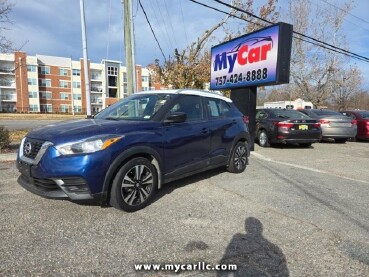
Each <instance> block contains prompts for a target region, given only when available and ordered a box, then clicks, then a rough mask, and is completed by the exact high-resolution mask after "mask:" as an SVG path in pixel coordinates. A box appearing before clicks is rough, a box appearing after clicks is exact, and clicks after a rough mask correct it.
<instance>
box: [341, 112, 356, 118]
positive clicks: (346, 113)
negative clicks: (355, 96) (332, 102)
mask: <svg viewBox="0 0 369 277" xmlns="http://www.w3.org/2000/svg"><path fill="white" fill-rule="evenodd" d="M342 114H343V115H345V116H347V117H349V118H352V119H356V116H355V115H354V114H352V113H348V112H342Z"/></svg>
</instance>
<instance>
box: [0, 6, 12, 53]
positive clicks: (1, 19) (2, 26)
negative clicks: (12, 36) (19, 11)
mask: <svg viewBox="0 0 369 277" xmlns="http://www.w3.org/2000/svg"><path fill="white" fill-rule="evenodd" d="M13 7H14V4H12V3H10V2H9V1H8V0H0V52H1V53H6V52H9V51H10V50H12V42H11V41H10V40H8V39H7V38H6V37H5V36H4V35H3V31H4V30H8V26H9V25H10V24H11V23H12V22H11V20H10V18H9V13H10V12H11V10H12V8H13Z"/></svg>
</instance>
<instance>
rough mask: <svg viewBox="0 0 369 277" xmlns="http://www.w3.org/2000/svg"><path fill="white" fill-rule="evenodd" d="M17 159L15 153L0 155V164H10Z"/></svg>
mask: <svg viewBox="0 0 369 277" xmlns="http://www.w3.org/2000/svg"><path fill="white" fill-rule="evenodd" d="M16 159H17V153H5V154H0V162H11V161H15V160H16Z"/></svg>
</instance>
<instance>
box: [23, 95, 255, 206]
mask: <svg viewBox="0 0 369 277" xmlns="http://www.w3.org/2000/svg"><path fill="white" fill-rule="evenodd" d="M248 145H249V132H248V127H247V124H246V120H245V117H244V116H243V115H242V114H241V113H240V111H239V110H238V109H237V108H236V107H235V105H234V104H233V103H232V101H231V100H230V99H229V98H226V97H223V96H221V95H218V94H216V93H209V92H205V91H199V90H186V89H183V90H163V91H152V92H140V93H136V94H134V95H132V96H130V97H127V98H124V99H123V100H121V101H119V102H117V103H115V104H114V105H111V106H110V107H108V108H106V109H105V110H103V111H101V112H100V113H98V114H97V115H95V116H94V118H93V119H81V120H73V121H65V122H61V123H59V124H55V125H49V126H46V127H43V128H40V129H37V130H34V131H31V132H30V133H28V134H27V136H26V137H25V138H24V139H23V140H22V142H21V145H20V149H19V152H18V158H17V168H18V170H19V171H20V173H21V175H20V176H19V178H18V183H19V184H20V185H21V186H23V187H24V188H25V189H27V190H28V191H30V192H32V193H35V194H37V195H40V196H43V197H46V198H56V199H71V200H86V199H95V200H97V201H99V202H100V204H101V205H109V204H110V205H111V206H113V207H116V208H118V209H122V210H125V211H128V212H133V211H136V210H139V209H142V208H143V207H145V206H146V205H147V204H148V203H149V202H150V200H151V199H152V198H153V196H154V194H155V192H156V191H157V189H160V188H161V187H162V185H163V184H164V183H168V182H171V181H173V180H176V179H179V178H183V177H186V176H189V175H192V174H195V173H198V172H201V171H204V170H208V169H211V168H216V167H221V166H226V167H227V168H228V171H230V172H234V173H240V172H243V171H244V170H245V168H246V166H247V164H248V157H249V146H248Z"/></svg>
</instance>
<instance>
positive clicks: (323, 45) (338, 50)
mask: <svg viewBox="0 0 369 277" xmlns="http://www.w3.org/2000/svg"><path fill="white" fill-rule="evenodd" d="M189 1H191V2H194V3H196V4H199V5H202V6H204V7H207V8H210V9H213V10H216V11H219V12H222V13H225V14H228V15H230V16H232V17H235V18H238V19H241V20H244V21H247V22H249V23H253V24H257V25H259V26H263V25H261V24H259V23H256V22H253V21H251V20H247V19H245V18H242V17H239V16H235V15H233V14H230V13H228V12H224V11H221V10H219V9H216V8H214V7H211V6H208V5H205V4H203V3H201V2H198V1H195V0H189ZM214 1H215V2H218V3H219V4H222V5H224V6H227V7H229V8H232V9H234V10H237V11H239V12H243V13H246V14H247V15H249V16H251V17H254V18H257V19H259V20H261V21H263V22H265V23H268V24H274V23H273V22H271V21H269V20H266V19H264V18H261V17H259V16H257V15H254V14H252V13H250V12H248V11H245V10H243V9H241V8H238V7H235V6H232V5H230V4H227V3H224V2H223V1H220V0H214ZM293 33H295V34H297V35H299V36H301V37H304V38H306V39H308V40H306V39H302V38H301V37H296V36H294V38H296V39H299V40H302V41H304V42H307V43H310V44H313V45H316V46H319V47H321V48H325V49H327V50H330V51H332V52H336V53H339V54H343V55H346V56H348V57H351V58H355V59H358V60H361V61H364V62H369V58H367V57H364V56H361V55H358V54H355V53H353V52H350V51H348V50H345V49H342V48H339V47H336V46H334V45H332V44H329V43H326V42H324V41H321V40H318V39H315V38H313V37H310V36H307V35H305V34H302V33H299V32H296V31H293ZM310 40H312V41H310ZM313 41H314V42H313ZM315 42H316V43H315Z"/></svg>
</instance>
